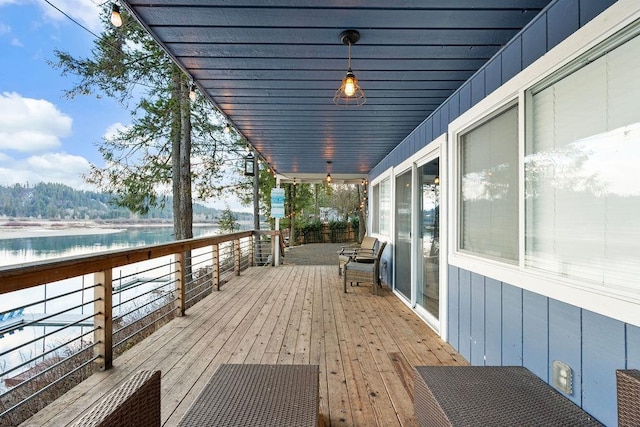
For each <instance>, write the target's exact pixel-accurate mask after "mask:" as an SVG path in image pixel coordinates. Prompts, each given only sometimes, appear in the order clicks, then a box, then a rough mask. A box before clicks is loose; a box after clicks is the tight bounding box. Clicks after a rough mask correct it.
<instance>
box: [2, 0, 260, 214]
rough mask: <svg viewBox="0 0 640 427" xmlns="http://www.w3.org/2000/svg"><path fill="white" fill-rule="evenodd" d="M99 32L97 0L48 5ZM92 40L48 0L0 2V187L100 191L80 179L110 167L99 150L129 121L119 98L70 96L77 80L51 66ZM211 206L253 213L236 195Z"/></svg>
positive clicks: (59, 0)
mask: <svg viewBox="0 0 640 427" xmlns="http://www.w3.org/2000/svg"><path fill="white" fill-rule="evenodd" d="M49 1H50V3H52V4H54V5H55V6H57V7H58V8H59V9H61V10H63V11H64V12H65V13H67V14H68V15H70V16H71V17H72V18H74V19H75V20H76V21H78V22H79V23H81V24H82V25H83V26H85V27H87V28H88V29H89V30H91V31H92V32H94V33H96V34H99V33H100V32H101V24H100V20H99V5H100V4H101V3H102V2H103V1H104V0H102V1H98V0H49ZM93 41H94V36H93V35H92V34H91V33H90V32H88V31H87V30H85V29H83V28H81V27H80V26H78V25H77V24H75V23H74V22H72V21H71V20H70V19H69V18H67V17H66V16H64V15H63V14H62V13H60V12H59V11H57V10H56V9H55V8H54V7H52V6H51V5H50V4H48V3H47V2H46V1H44V0H0V185H4V186H7V185H13V184H16V183H19V184H23V185H24V184H26V183H29V185H35V184H37V183H38V182H56V183H63V184H66V185H69V186H71V187H73V188H76V189H82V190H96V189H95V188H93V187H91V186H90V185H89V184H87V183H85V182H84V181H83V179H82V175H83V174H85V173H87V172H88V171H89V167H90V165H91V164H95V165H97V166H99V167H103V166H104V161H103V159H102V157H101V156H100V153H99V152H98V145H99V143H100V142H101V141H102V138H103V137H104V136H105V135H109V134H111V133H113V132H114V129H117V128H119V127H124V126H127V125H128V124H129V123H130V114H129V112H128V111H127V110H126V109H125V108H124V107H123V106H121V105H120V104H119V103H117V102H116V101H114V100H112V99H110V98H107V97H102V98H97V97H95V96H79V97H76V98H74V99H67V98H65V96H64V92H65V90H66V89H69V88H71V86H72V84H73V76H62V75H61V73H60V70H57V69H55V68H54V67H53V66H52V65H51V64H49V63H48V61H55V55H54V50H56V49H58V50H61V51H66V52H68V53H70V54H71V55H72V56H74V57H88V56H89V55H90V52H91V48H92V47H93ZM207 204H208V205H211V206H214V207H218V208H224V207H226V206H227V205H229V206H230V207H231V209H233V210H244V211H246V210H248V209H247V208H246V207H242V206H240V204H239V203H238V202H237V201H236V200H235V199H234V198H232V197H231V198H230V197H226V198H225V201H210V202H209V203H207Z"/></svg>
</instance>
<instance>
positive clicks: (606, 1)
mask: <svg viewBox="0 0 640 427" xmlns="http://www.w3.org/2000/svg"><path fill="white" fill-rule="evenodd" d="M615 2H616V0H598V1H593V0H580V26H581V27H582V26H583V25H584V24H586V23H587V22H589V21H591V20H592V19H593V18H595V17H596V16H598V15H599V14H600V13H601V12H603V11H604V10H605V9H607V8H608V7H609V6H611V5H612V4H614V3H615Z"/></svg>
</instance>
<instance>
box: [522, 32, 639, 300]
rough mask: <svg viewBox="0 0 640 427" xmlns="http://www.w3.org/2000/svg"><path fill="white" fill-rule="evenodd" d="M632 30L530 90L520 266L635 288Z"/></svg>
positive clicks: (635, 65)
mask: <svg viewBox="0 0 640 427" xmlns="http://www.w3.org/2000/svg"><path fill="white" fill-rule="evenodd" d="M639 75H640V37H636V38H635V39H632V40H631V41H628V42H626V43H625V44H624V45H622V46H620V47H618V48H616V49H614V50H612V51H610V52H609V53H607V54H605V55H603V56H601V57H600V58H598V59H597V60H595V61H593V62H591V63H589V64H588V65H586V66H585V67H583V68H581V69H579V70H578V71H576V72H574V73H572V74H570V75H568V76H567V77H565V78H563V79H562V80H559V81H557V82H555V83H554V84H552V85H550V86H548V87H545V88H544V89H542V90H540V91H539V92H536V93H533V94H532V97H531V110H532V121H531V125H530V126H531V135H530V138H529V139H528V140H527V147H526V159H525V193H526V194H525V208H526V216H525V218H526V220H525V222H526V223H525V264H526V265H527V266H529V267H535V268H539V269H543V270H546V271H551V272H553V273H557V274H559V275H561V276H565V277H571V278H577V279H581V280H586V281H595V282H598V283H602V284H610V285H622V286H626V287H635V288H636V289H637V288H638V284H637V283H638V280H637V277H638V275H639V274H640V262H639V261H640V258H639V254H640V216H639V215H638V213H640V184H639V182H640V173H639V172H638V170H639V169H638V165H640V108H638V105H639V104H638V100H639V99H640V79H638V76H639Z"/></svg>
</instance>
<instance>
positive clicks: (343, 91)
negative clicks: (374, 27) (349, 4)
mask: <svg viewBox="0 0 640 427" xmlns="http://www.w3.org/2000/svg"><path fill="white" fill-rule="evenodd" d="M358 40H360V33H359V32H357V31H356V30H346V31H343V32H342V33H341V34H340V41H341V42H342V43H343V44H346V45H348V46H349V68H348V69H347V75H346V76H345V77H344V79H343V80H342V84H341V85H340V87H339V88H338V90H336V93H335V95H334V96H333V103H334V104H336V105H339V106H341V107H349V106H360V105H362V104H364V103H365V102H367V97H366V96H365V94H364V91H363V90H362V88H361V87H360V85H359V84H358V79H357V77H356V75H355V74H354V73H353V71H352V70H351V45H352V44H356V43H357V41H358Z"/></svg>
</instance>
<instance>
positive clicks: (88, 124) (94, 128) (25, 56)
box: [0, 0, 129, 189]
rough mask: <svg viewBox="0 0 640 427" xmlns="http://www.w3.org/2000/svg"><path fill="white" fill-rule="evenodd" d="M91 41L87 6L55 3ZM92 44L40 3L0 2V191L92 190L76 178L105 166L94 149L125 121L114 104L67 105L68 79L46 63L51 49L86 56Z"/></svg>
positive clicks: (87, 0)
mask: <svg viewBox="0 0 640 427" xmlns="http://www.w3.org/2000/svg"><path fill="white" fill-rule="evenodd" d="M52 2H53V3H54V4H55V5H56V6H58V7H59V8H60V9H62V10H64V11H65V12H67V13H68V14H70V15H71V16H73V17H74V18H75V19H76V20H78V21H79V22H81V23H82V24H83V25H85V26H86V27H88V28H90V29H91V30H93V31H94V32H96V33H99V31H100V22H99V19H98V7H97V5H96V4H95V3H93V2H92V1H91V0H53V1H52ZM93 39H94V38H93V36H92V35H91V34H90V33H88V32H87V31H85V30H83V29H82V28H80V27H79V26H77V25H76V24H74V23H73V22H71V21H70V20H69V19H68V18H66V17H65V16H63V15H62V14H61V13H60V12H58V11H56V10H55V9H54V8H53V7H51V6H50V5H48V4H47V3H46V2H44V1H43V0H33V1H32V0H13V1H12V0H0V52H1V55H0V58H2V60H1V61H2V66H0V112H1V114H0V184H2V185H11V184H14V183H22V184H24V183H26V182H29V183H30V184H35V183H37V182H41V181H45V182H48V181H51V182H62V183H64V184H68V185H70V186H72V187H75V188H83V189H90V188H89V187H88V185H87V184H85V183H83V181H82V178H81V175H82V174H83V173H85V172H86V171H87V170H88V168H89V164H90V163H94V164H98V165H100V166H102V165H103V162H102V158H101V157H100V155H99V153H98V150H97V148H96V144H97V143H99V142H100V141H101V139H102V137H103V136H104V135H105V134H106V133H107V132H109V130H110V129H113V127H114V126H117V124H118V123H122V124H126V123H128V122H129V113H128V112H127V111H126V110H125V109H124V108H123V107H121V106H120V105H119V104H118V103H116V102H115V101H113V100H111V99H108V98H103V99H97V98H96V97H90V96H82V97H78V98H76V99H72V100H70V99H65V98H64V90H65V89H68V88H69V87H71V85H72V83H73V81H72V80H71V79H72V77H69V76H67V77H62V76H61V75H60V71H59V70H56V69H54V68H53V67H52V66H51V65H49V64H48V63H47V61H48V60H54V59H55V57H54V54H53V51H54V49H60V50H64V51H67V52H70V53H71V54H72V55H74V56H87V55H88V54H89V53H90V49H91V47H92V42H93Z"/></svg>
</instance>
